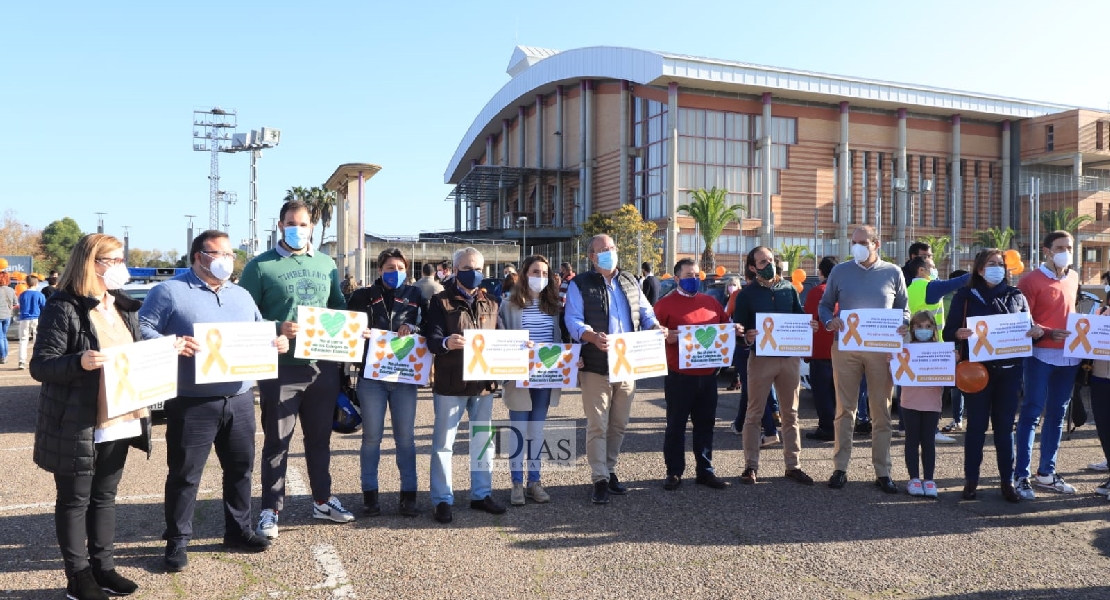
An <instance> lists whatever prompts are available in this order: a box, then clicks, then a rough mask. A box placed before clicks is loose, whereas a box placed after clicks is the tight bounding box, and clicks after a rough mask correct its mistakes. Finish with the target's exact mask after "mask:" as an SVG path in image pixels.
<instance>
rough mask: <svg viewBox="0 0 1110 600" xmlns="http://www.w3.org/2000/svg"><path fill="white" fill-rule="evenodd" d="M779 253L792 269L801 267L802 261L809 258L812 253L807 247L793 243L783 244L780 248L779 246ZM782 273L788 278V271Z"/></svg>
mask: <svg viewBox="0 0 1110 600" xmlns="http://www.w3.org/2000/svg"><path fill="white" fill-rule="evenodd" d="M779 254H780V255H782V259H783V260H784V261H786V264H787V265H788V266H789V267H790V268H791V269H792V270H793V269H800V268H801V267H802V261H803V260H804V259H806V258H809V257H810V256H813V253H812V252H810V251H809V248H807V247H805V246H802V245H800V244H795V245H793V246H783V247H782V248H779ZM783 275H784V276H785V277H786V278H787V279H789V278H790V273H784V274H783Z"/></svg>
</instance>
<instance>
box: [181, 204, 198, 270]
mask: <svg viewBox="0 0 1110 600" xmlns="http://www.w3.org/2000/svg"><path fill="white" fill-rule="evenodd" d="M185 218H186V219H189V228H188V229H187V230H186V233H185V236H186V237H185V251H184V252H182V254H184V255H186V258H185V264H189V261H190V260H192V258H193V257H191V256H188V254H189V248H192V247H193V219H194V218H196V215H185Z"/></svg>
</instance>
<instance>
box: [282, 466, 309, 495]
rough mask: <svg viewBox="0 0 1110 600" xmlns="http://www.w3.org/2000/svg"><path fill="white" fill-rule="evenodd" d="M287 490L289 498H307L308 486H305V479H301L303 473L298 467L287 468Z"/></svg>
mask: <svg viewBox="0 0 1110 600" xmlns="http://www.w3.org/2000/svg"><path fill="white" fill-rule="evenodd" d="M285 490H286V495H287V496H307V495H309V494H308V486H306V485H305V484H304V478H302V477H301V472H300V471H298V470H297V468H296V467H293V466H287V467H286V468H285Z"/></svg>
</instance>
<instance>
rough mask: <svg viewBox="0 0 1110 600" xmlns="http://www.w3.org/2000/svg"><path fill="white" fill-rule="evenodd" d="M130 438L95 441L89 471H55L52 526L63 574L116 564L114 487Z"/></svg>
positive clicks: (108, 567)
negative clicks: (88, 472) (94, 460)
mask: <svg viewBox="0 0 1110 600" xmlns="http://www.w3.org/2000/svg"><path fill="white" fill-rule="evenodd" d="M129 442H130V440H118V441H114V442H104V443H102V444H97V445H96V463H95V466H94V467H93V474H92V475H58V474H55V475H54V485H55V488H56V489H57V492H58V499H57V502H56V504H55V505H54V528H55V529H56V530H57V534H58V546H60V547H61V550H62V560H63V561H64V562H65V568H66V575H70V576H72V575H73V574H75V573H77V572H78V571H81V570H84V569H86V568H88V567H89V566H90V564H91V566H92V567H95V568H97V569H101V570H104V571H108V570H111V569H114V568H116V567H115V562H114V560H113V556H112V555H113V551H114V548H115V540H116V487H117V486H119V480H120V478H121V477H123V465H124V463H125V462H127V447H128V444H129Z"/></svg>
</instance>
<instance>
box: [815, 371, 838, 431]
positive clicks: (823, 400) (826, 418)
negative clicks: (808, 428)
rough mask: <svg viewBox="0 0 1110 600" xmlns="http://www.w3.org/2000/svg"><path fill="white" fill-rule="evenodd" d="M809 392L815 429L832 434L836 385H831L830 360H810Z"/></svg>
mask: <svg viewBox="0 0 1110 600" xmlns="http://www.w3.org/2000/svg"><path fill="white" fill-rule="evenodd" d="M809 391H810V392H811V393H812V394H813V404H814V408H816V409H817V429H820V430H821V431H827V432H829V433H832V431H833V419H834V418H836V385H835V384H833V368H832V360H829V359H827V358H825V359H810V361H809Z"/></svg>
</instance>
